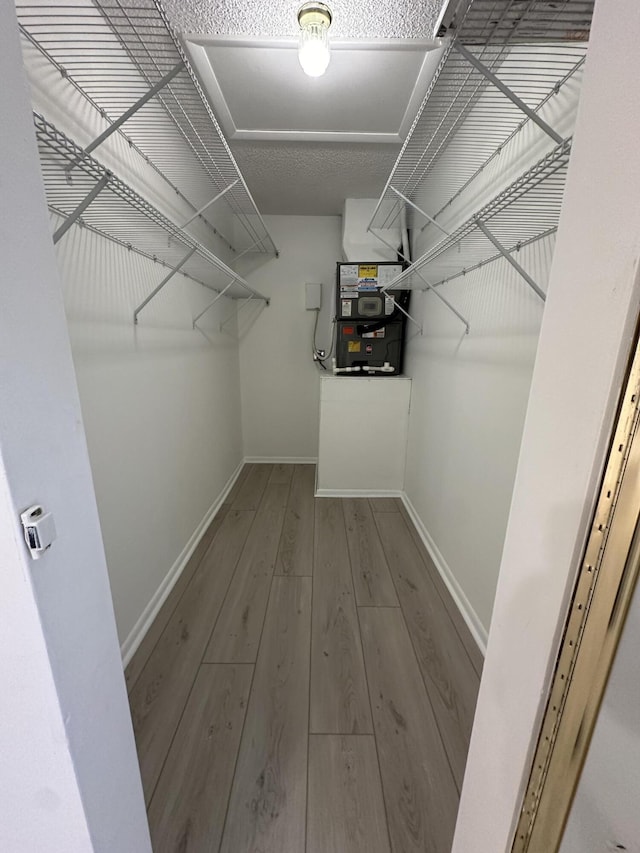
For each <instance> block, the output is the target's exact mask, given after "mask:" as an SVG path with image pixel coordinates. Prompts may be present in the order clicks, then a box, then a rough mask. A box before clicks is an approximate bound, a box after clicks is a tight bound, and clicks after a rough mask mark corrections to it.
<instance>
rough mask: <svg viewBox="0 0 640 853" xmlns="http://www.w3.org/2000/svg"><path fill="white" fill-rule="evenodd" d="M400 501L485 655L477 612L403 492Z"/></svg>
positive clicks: (484, 630)
mask: <svg viewBox="0 0 640 853" xmlns="http://www.w3.org/2000/svg"><path fill="white" fill-rule="evenodd" d="M402 502H403V504H404V505H405V507H406V510H407V512H408V513H409V517H410V518H411V520H412V521H413V523H414V525H415V528H416V530H417V531H418V533H419V535H420V538H421V539H422V541H423V543H424V546H425V548H426V549H427V551H428V552H429V555H430V557H431V559H432V560H433V562H434V564H435V567H436V568H437V570H438V572H439V573H440V576H441V577H442V580H443V581H444V583H445V585H446V587H447V589H448V590H449V592H450V593H451V597H452V598H453V600H454V601H455V603H456V605H457V607H458V610H459V611H460V613H461V614H462V618H463V619H464V621H465V622H466V623H467V627H468V628H469V630H470V631H471V634H472V636H473V639H474V640H475V641H476V643H477V644H478V648H479V649H480V651H481V652H482V655H483V656H485V655H486V653H487V631H486V629H485V627H484V625H483V624H482V622H481V621H480V619H479V618H478V614H477V613H476V612H475V610H474V609H473V607H472V606H471V604H470V602H469V599H468V598H467V596H466V595H465V594H464V591H463V589H462V587H461V586H460V584H459V583H458V581H457V580H456V578H455V576H454V574H453V572H452V571H451V569H450V568H449V566H448V565H447V561H446V560H445V558H444V557H443V556H442V554H441V552H440V549H439V548H438V546H437V545H436V543H435V542H434V541H433V538H432V537H431V534H430V533H429V531H428V530H427V528H426V527H425V526H424V522H423V521H422V519H421V518H420V516H419V515H418V513H417V511H416V508H415V507H414V505H413V504H412V503H411V501H410V500H409V498H408V497H407V495H406V493H404V492H403V494H402Z"/></svg>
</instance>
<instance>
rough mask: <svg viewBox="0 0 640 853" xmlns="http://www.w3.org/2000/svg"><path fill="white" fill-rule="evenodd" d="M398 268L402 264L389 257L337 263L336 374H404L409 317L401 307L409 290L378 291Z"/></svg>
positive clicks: (408, 294)
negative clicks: (388, 258) (382, 259)
mask: <svg viewBox="0 0 640 853" xmlns="http://www.w3.org/2000/svg"><path fill="white" fill-rule="evenodd" d="M402 270H403V265H402V264H399V263H395V262H392V261H383V262H379V263H359V264H351V263H339V264H338V269H337V280H336V357H335V359H334V367H333V372H334V373H337V374H344V375H345V376H393V375H397V374H398V373H402V357H403V351H404V338H405V325H406V319H407V318H406V316H405V314H404V313H403V311H407V310H408V308H409V298H410V296H411V292H410V291H409V290H393V291H391V290H390V291H387V292H383V291H382V288H383V287H384V286H385V285H386V284H389V282H391V281H393V279H394V278H395V277H396V276H398V275H399V274H400V273H401V272H402ZM400 309H402V310H400Z"/></svg>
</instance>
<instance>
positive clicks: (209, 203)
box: [180, 178, 240, 228]
mask: <svg viewBox="0 0 640 853" xmlns="http://www.w3.org/2000/svg"><path fill="white" fill-rule="evenodd" d="M239 181H240V178H236V179H235V181H234V182H233V183H232V184H229V186H228V187H225V188H224V189H223V190H222V192H219V193H218V195H216V196H214V197H213V198H212V199H211V201H208V202H207V203H206V204H203V205H202V207H201V208H200V209H199V210H196V212H195V213H194V214H193V216H190V217H189V219H187V221H186V222H183V223H182V225H181V226H180V228H186V227H187V225H190V224H191V223H192V222H193V220H194V219H195V218H196V216H200V214H201V213H202V212H203V211H205V210H206V209H207V208H208V207H211V205H212V204H215V202H216V201H219V200H220V199H221V198H222V197H223V196H224V195H226V194H227V193H228V192H229V190H232V189H233V188H234V187H235V185H236V184H237V183H239Z"/></svg>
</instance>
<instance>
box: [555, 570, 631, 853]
mask: <svg viewBox="0 0 640 853" xmlns="http://www.w3.org/2000/svg"><path fill="white" fill-rule="evenodd" d="M639 648H640V585H638V586H637V587H636V591H635V593H634V597H633V599H632V602H631V607H630V610H629V614H628V616H627V621H626V624H625V627H624V630H623V633H622V637H621V639H620V645H619V647H618V653H617V655H616V659H615V662H614V665H613V669H612V671H611V676H610V678H609V683H608V685H607V689H606V691H605V695H604V699H603V702H602V706H601V708H600V713H599V716H598V721H597V723H596V727H595V730H594V733H593V739H592V741H591V745H590V747H589V754H588V756H587V760H586V763H585V766H584V768H583V771H582V776H581V778H580V783H579V785H578V790H577V791H576V796H575V800H574V802H573V807H572V809H571V814H570V815H569V821H568V823H567V828H566V830H565V833H564V838H563V839H562V845H561V847H560V853H602V851H614V850H616V849H624V850H627V851H628V853H640V811H639V810H638V803H639V802H640V774H639V773H638V768H639V767H640V659H639V658H638V649H639ZM616 844H619V845H624V846H623V847H622V848H616V846H615V845H616Z"/></svg>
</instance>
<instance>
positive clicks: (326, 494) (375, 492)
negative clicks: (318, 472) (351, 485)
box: [315, 488, 403, 500]
mask: <svg viewBox="0 0 640 853" xmlns="http://www.w3.org/2000/svg"><path fill="white" fill-rule="evenodd" d="M402 494H403V493H402V492H400V491H397V490H393V489H318V488H316V491H315V496H316V497H317V498H400V500H402Z"/></svg>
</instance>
